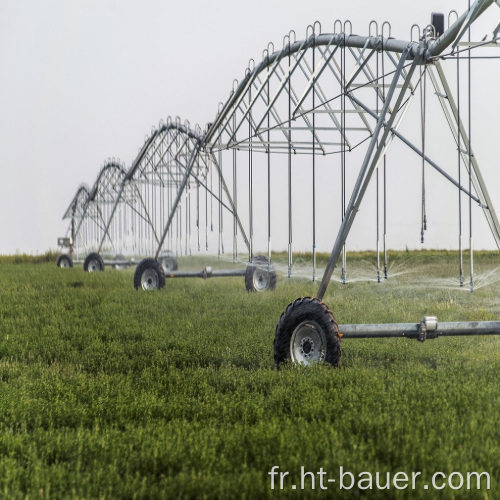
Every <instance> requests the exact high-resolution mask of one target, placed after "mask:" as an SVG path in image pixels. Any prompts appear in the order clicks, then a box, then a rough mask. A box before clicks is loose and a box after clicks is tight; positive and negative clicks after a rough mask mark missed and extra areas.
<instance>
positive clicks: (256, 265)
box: [245, 255, 276, 292]
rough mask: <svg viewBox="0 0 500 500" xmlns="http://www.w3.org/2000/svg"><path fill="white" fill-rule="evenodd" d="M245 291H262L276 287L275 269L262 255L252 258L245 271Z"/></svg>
mask: <svg viewBox="0 0 500 500" xmlns="http://www.w3.org/2000/svg"><path fill="white" fill-rule="evenodd" d="M245 288H246V289H247V292H263V291H265V290H274V289H275V288H276V271H275V270H274V266H273V265H272V264H270V263H269V261H268V260H267V257H264V255H257V256H256V257H254V258H253V259H252V262H250V263H249V264H248V266H247V268H246V271H245Z"/></svg>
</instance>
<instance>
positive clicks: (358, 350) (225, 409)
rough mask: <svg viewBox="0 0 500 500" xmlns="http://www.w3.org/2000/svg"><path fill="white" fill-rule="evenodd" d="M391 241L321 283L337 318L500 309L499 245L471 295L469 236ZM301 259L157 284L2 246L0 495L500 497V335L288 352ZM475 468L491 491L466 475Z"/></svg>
mask: <svg viewBox="0 0 500 500" xmlns="http://www.w3.org/2000/svg"><path fill="white" fill-rule="evenodd" d="M390 257H391V268H390V275H391V276H390V279H389V280H387V281H383V282H382V283H380V284H377V283H376V282H374V281H373V278H374V277H375V274H374V273H375V271H374V269H375V266H374V261H375V260H374V255H373V254H369V253H363V254H354V255H351V256H350V257H349V259H348V278H349V277H350V281H349V282H348V284H346V285H341V284H340V283H339V282H338V280H337V281H334V282H332V283H331V286H330V287H329V289H328V291H327V294H326V296H325V299H324V301H325V302H326V303H327V305H328V306H329V307H330V308H331V309H332V311H333V313H334V315H335V316H336V318H337V320H338V322H339V324H346V323H371V322H373V323H379V322H380V323H383V322H419V321H420V319H421V318H422V317H423V316H424V315H426V314H427V315H436V316H437V317H438V318H439V320H440V321H460V320H498V319H500V294H499V292H500V269H499V268H498V267H499V266H500V256H499V255H498V253H487V252H483V253H479V252H478V253H477V254H476V255H475V261H474V264H475V271H476V280H475V284H476V290H475V292H474V293H470V291H469V288H468V287H467V286H466V287H464V288H462V289H461V288H460V287H459V286H458V278H457V274H458V269H457V263H458V256H457V254H456V253H452V252H415V253H400V254H397V253H391V256H390ZM45 260H48V261H49V262H45ZM284 261H285V259H283V261H282V262H284ZM307 261H308V256H307V255H304V256H303V257H302V258H299V259H297V260H296V265H297V268H296V269H297V276H299V277H296V278H291V279H288V278H286V277H284V276H283V275H282V274H281V273H280V276H279V279H278V284H277V287H276V290H275V291H274V292H268V293H260V294H257V293H255V294H248V293H247V292H246V291H245V287H244V284H243V279H242V278H213V279H210V280H206V281H203V280H200V279H177V280H176V279H174V280H167V283H166V287H165V288H164V289H162V290H160V291H155V292H143V291H136V290H134V289H133V286H132V280H133V272H134V270H133V269H127V270H122V271H118V270H114V269H106V271H105V272H102V273H91V274H85V273H84V272H83V270H82V268H81V266H75V267H74V268H72V269H59V268H57V267H56V265H55V263H54V261H53V256H50V258H46V259H44V258H38V259H30V258H29V257H25V256H15V257H4V258H0V422H1V429H0V497H1V498H14V499H16V498H23V499H24V498H28V499H35V498H45V499H59V498H105V499H111V498H186V499H188V498H214V499H219V498H220V499H226V498H248V499H254V498H255V499H260V498H297V499H298V498H312V497H320V498H422V499H424V498H425V499H427V498H449V499H452V498H467V499H469V498H472V499H485V498H488V499H494V498H500V445H499V443H500V430H499V429H500V426H499V424H498V415H499V413H500V388H499V376H500V338H498V337H495V336H492V337H458V338H439V339H436V340H429V341H427V342H425V343H419V342H417V341H414V340H408V339H379V340H375V339H370V340H347V339H346V340H344V341H343V342H342V361H341V367H340V368H339V369H334V368H332V367H331V366H329V365H316V366H313V367H311V368H305V367H301V366H292V365H289V366H285V367H283V368H282V369H280V370H277V369H276V367H275V365H274V360H273V338H274V330H275V328H276V324H277V322H278V319H279V317H280V315H281V313H282V312H283V310H284V309H285V307H286V306H287V304H288V303H289V302H291V301H292V300H294V299H296V298H298V297H302V296H314V295H315V291H316V290H317V287H318V283H317V282H316V283H314V282H312V281H311V280H310V279H307V276H309V277H310V268H309V267H308V263H307ZM179 263H180V266H181V267H184V268H185V267H187V266H188V265H190V263H194V264H193V265H204V264H203V259H194V258H192V259H189V258H184V259H180V262H179ZM277 263H278V268H280V267H281V266H280V259H279V256H278V258H277ZM465 263H466V265H467V263H468V260H467V259H465ZM220 265H221V267H227V266H233V264H231V263H227V262H226V263H220ZM240 266H241V264H240ZM321 266H324V256H323V258H322V259H320V267H321ZM466 285H468V283H466ZM273 467H275V468H274V469H273ZM341 468H342V469H341ZM272 470H274V471H275V473H276V474H275V475H271V474H270V472H271V471H272ZM341 471H342V472H343V473H344V474H345V473H346V471H348V472H349V473H351V474H352V475H353V476H352V477H353V478H354V484H353V485H352V488H350V489H347V487H348V486H350V485H351V484H350V483H351V480H350V476H348V475H344V476H343V486H344V487H343V489H341V486H342V485H341V482H340V479H341V477H340V472H341ZM377 472H378V473H379V474H380V478H379V482H380V483H381V485H382V486H383V485H384V484H385V482H386V475H387V473H389V474H390V475H391V476H390V477H391V481H390V482H389V483H388V484H387V486H388V487H389V488H388V489H383V490H381V489H377V487H376V484H375V478H376V473H377ZM436 472H442V473H443V475H442V476H439V477H438V479H439V480H438V481H437V485H438V486H441V485H443V489H441V490H436V489H434V488H433V487H432V486H430V485H431V478H432V477H433V475H434V474H435V473H436ZM472 472H477V473H483V472H487V473H488V474H489V477H490V485H489V486H490V489H487V487H486V486H487V485H486V479H485V478H486V476H485V475H483V476H481V485H480V486H481V488H480V489H479V490H478V489H476V482H475V481H473V482H472V485H471V487H472V488H473V489H471V490H469V491H468V490H467V485H466V484H465V482H464V485H463V487H462V488H461V489H454V488H456V487H457V485H459V481H460V477H463V478H465V479H466V478H467V474H468V473H472ZM280 473H283V474H285V473H288V474H287V475H282V476H281V475H280ZM322 473H323V475H321V474H322ZM396 473H400V476H397V477H398V478H399V479H401V478H402V477H403V478H404V476H403V474H406V475H407V476H408V477H409V478H410V480H409V481H407V482H406V483H405V482H404V481H400V482H399V483H398V482H397V481H392V478H393V477H394V476H395V475H396ZM413 473H420V474H419V475H418V476H416V481H414V482H415V488H414V489H413V487H412V486H413V485H412V482H411V478H412V474H413ZM313 474H314V479H313ZM459 474H460V475H461V476H460V475H459ZM450 475H451V479H452V480H451V486H448V484H447V483H446V480H445V479H444V477H446V478H447V477H448V476H450ZM370 477H372V478H373V484H372V489H371V490H370V489H369V490H365V489H364V488H368V487H369V486H370V482H369V478H370ZM471 477H476V476H471ZM280 478H282V479H283V481H282V483H283V489H281V488H280V486H281V485H280ZM328 479H335V482H333V481H330V482H328ZM313 480H314V484H313ZM273 481H274V489H272V485H273ZM405 484H406V487H405V488H404V489H398V487H400V488H403V486H405ZM425 485H427V486H428V489H425ZM293 486H295V489H294V488H293ZM313 486H314V489H313ZM324 488H327V489H324Z"/></svg>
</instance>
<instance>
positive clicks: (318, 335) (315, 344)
mask: <svg viewBox="0 0 500 500" xmlns="http://www.w3.org/2000/svg"><path fill="white" fill-rule="evenodd" d="M340 356H341V348H340V334H339V329H338V326H337V321H336V320H335V318H334V316H333V314H332V312H331V311H330V309H328V307H327V306H326V305H325V304H324V303H323V302H321V301H319V300H318V299H315V298H312V297H305V298H302V299H297V300H295V301H294V302H292V303H291V304H289V305H288V307H287V308H286V309H285V312H284V313H283V314H282V315H281V318H280V320H279V322H278V325H277V326H276V332H275V335H274V361H275V363H276V366H277V367H278V368H279V366H280V364H281V363H283V362H285V361H291V362H292V363H294V364H303V365H306V366H309V365H311V364H313V363H318V362H319V363H321V362H326V363H330V364H331V365H333V366H335V367H338V366H339V365H340Z"/></svg>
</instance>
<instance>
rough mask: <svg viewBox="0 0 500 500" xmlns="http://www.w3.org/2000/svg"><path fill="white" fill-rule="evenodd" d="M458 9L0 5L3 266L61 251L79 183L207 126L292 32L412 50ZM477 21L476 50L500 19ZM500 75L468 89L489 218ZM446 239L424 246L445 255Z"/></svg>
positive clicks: (384, 4) (74, 0)
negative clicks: (112, 162)
mask: <svg viewBox="0 0 500 500" xmlns="http://www.w3.org/2000/svg"><path fill="white" fill-rule="evenodd" d="M453 8H455V9H457V10H458V11H459V13H461V12H462V11H464V10H465V9H466V8H467V2H466V1H459V2H457V1H454V0H433V1H429V0H419V1H418V2H417V1H415V2H398V1H395V0H379V1H377V2H374V1H373V0H358V1H355V2H338V1H337V2H336V1H332V0H308V1H307V2H304V1H297V0H253V1H252V2H248V1H245V2H243V1H235V0H231V1H229V0H210V1H207V0H190V1H184V2H180V1H175V2H174V1H170V0H163V1H159V0H141V1H139V0H45V1H43V2H40V1H36V0H0V68H1V69H0V137H1V144H0V168H1V184H0V214H1V215H0V253H1V254H6V253H14V252H16V251H20V252H28V253H36V252H44V251H46V250H48V249H55V248H56V239H57V237H58V236H62V235H64V233H65V231H66V228H67V221H62V220H61V218H62V215H63V213H64V211H65V210H66V208H67V206H68V205H69V203H70V201H71V199H72V197H73V195H74V194H75V192H76V190H77V188H78V186H79V185H80V183H82V182H85V183H87V184H88V185H92V184H93V182H94V180H95V178H96V176H97V174H98V172H99V169H100V167H101V165H102V164H103V162H104V161H105V160H106V159H107V158H108V157H116V158H120V159H121V160H123V161H124V162H125V164H126V165H127V167H128V166H130V164H131V162H132V160H133V159H134V157H135V156H136V154H137V151H138V148H139V147H140V146H141V145H142V143H143V140H144V136H145V135H146V134H149V133H150V131H151V127H152V126H157V124H158V122H159V120H160V119H162V118H163V119H165V118H166V117H167V116H169V115H171V116H176V115H179V116H180V117H181V118H182V120H184V119H188V120H190V122H191V123H192V124H195V123H198V124H200V125H201V126H202V127H204V126H205V125H206V123H207V122H210V121H213V119H214V116H215V114H216V111H217V107H218V103H219V102H220V101H225V100H226V99H227V97H228V95H229V92H230V90H231V88H232V82H233V80H234V79H235V78H237V79H241V77H242V76H243V75H244V71H245V68H246V67H247V64H248V60H249V59H250V58H254V59H255V60H256V61H259V60H260V59H261V57H262V51H263V49H265V48H266V46H267V44H268V42H270V41H273V42H274V43H275V46H276V47H280V46H281V45H282V40H283V36H284V35H285V34H287V33H288V32H289V31H290V30H291V29H294V30H295V31H296V33H297V39H302V38H304V37H305V34H306V28H307V25H309V24H312V23H314V21H316V20H320V21H321V24H322V28H323V31H324V32H332V31H333V25H334V22H335V20H336V19H341V20H346V19H349V20H351V22H352V24H353V32H354V33H357V34H360V35H365V34H368V24H369V22H370V20H372V19H375V20H377V21H378V22H379V23H382V22H383V21H385V20H388V21H390V23H391V25H392V36H393V37H396V38H401V39H410V28H411V26H412V25H413V24H414V23H417V24H419V25H421V26H425V25H426V24H427V23H428V22H429V21H430V13H431V12H433V11H442V12H445V13H448V12H449V10H450V9H453ZM485 17H486V18H487V19H482V20H481V21H480V23H478V27H477V28H476V27H475V30H476V32H477V34H478V39H480V38H482V36H483V34H486V33H487V32H488V33H489V34H491V29H492V28H493V27H494V26H495V24H496V22H497V20H498V17H500V9H498V8H497V7H495V6H493V7H491V8H490V11H489V12H488V13H487V14H485ZM483 26H485V28H483ZM486 28H488V30H490V31H488V30H487V29H486ZM481 30H483V31H481ZM479 37H480V38H479ZM491 50H492V51H495V53H498V52H497V49H491ZM499 54H500V53H499ZM478 67H479V63H478ZM499 67H500V60H498V61H497V60H492V61H491V62H489V63H488V65H485V64H483V66H482V67H481V70H482V71H483V73H482V74H481V75H478V76H477V77H475V78H477V80H476V81H477V82H478V89H479V91H480V94H481V96H480V97H479V98H478V99H477V101H475V102H476V103H477V104H478V107H477V109H478V112H477V113H478V114H480V115H481V116H480V117H479V118H480V119H477V122H478V123H479V126H478V127H477V128H475V129H474V130H475V137H477V138H482V139H483V140H484V144H483V143H481V141H478V146H480V147H483V148H484V149H485V151H484V153H483V152H482V151H481V154H483V155H484V156H483V157H482V158H485V161H484V167H483V169H484V176H485V179H486V181H487V183H488V186H489V189H490V194H491V195H492V197H493V201H494V202H495V205H496V208H497V210H500V194H499V193H500V180H499V177H500V176H499V173H498V168H499V167H500V164H499V163H500V160H499V159H498V158H499V157H500V155H498V151H499V146H498V143H497V141H496V138H497V137H498V129H497V128H496V129H495V123H498V116H499V108H500V106H499V103H498V101H499V100H500V99H499V97H498V95H499V94H498V91H497V90H495V89H497V88H498V76H499V73H500V71H499ZM485 68H486V71H485ZM495 75H496V76H495ZM480 104H482V107H481V106H479V105H480ZM491 110H492V111H491ZM483 113H484V116H483ZM476 118H477V116H476ZM476 153H478V151H477V148H476ZM445 192H446V193H448V191H445ZM442 201H443V203H444V204H446V203H448V199H447V198H446V197H443V200H442ZM478 213H479V211H478ZM477 227H478V231H480V232H484V233H485V234H484V235H483V234H480V235H476V236H477V237H478V239H479V241H480V243H479V244H478V245H479V246H481V247H489V248H493V246H494V242H493V240H492V238H491V237H489V236H488V235H487V228H486V226H484V225H483V226H481V224H479V223H478V226H477ZM481 228H482V229H481ZM440 231H441V232H442V229H441V230H440ZM482 236H484V238H482ZM453 238H454V236H453V237H451V239H449V240H446V239H444V240H443V242H442V243H440V241H439V240H438V239H437V238H436V239H435V240H433V243H431V244H432V245H433V247H436V246H437V247H441V248H443V247H444V248H448V247H450V246H453V241H455V240H454V239H453ZM401 241H402V240H401ZM483 241H484V243H483ZM332 244H333V241H332ZM399 244H401V242H400V243H399ZM328 250H329V249H328Z"/></svg>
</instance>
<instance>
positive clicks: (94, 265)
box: [89, 260, 101, 273]
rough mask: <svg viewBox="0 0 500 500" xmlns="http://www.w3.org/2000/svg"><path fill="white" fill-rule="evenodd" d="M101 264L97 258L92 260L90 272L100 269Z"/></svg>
mask: <svg viewBox="0 0 500 500" xmlns="http://www.w3.org/2000/svg"><path fill="white" fill-rule="evenodd" d="M100 270H101V266H100V264H99V262H98V261H97V260H91V261H90V262H89V273H92V272H94V271H100Z"/></svg>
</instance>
